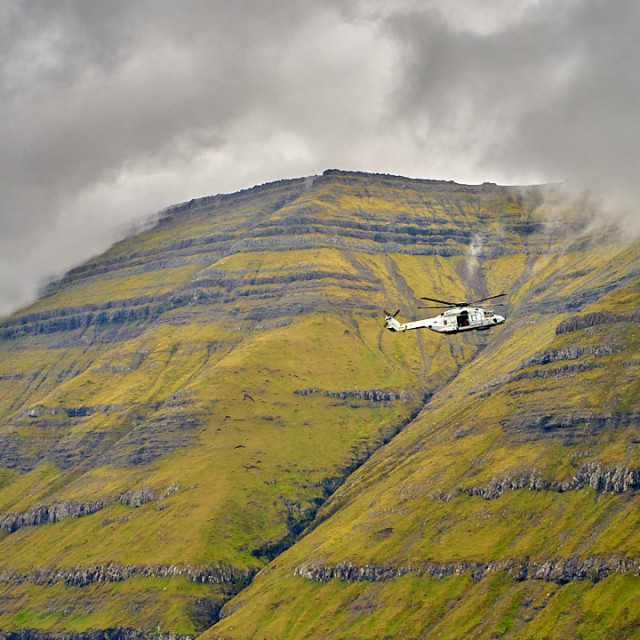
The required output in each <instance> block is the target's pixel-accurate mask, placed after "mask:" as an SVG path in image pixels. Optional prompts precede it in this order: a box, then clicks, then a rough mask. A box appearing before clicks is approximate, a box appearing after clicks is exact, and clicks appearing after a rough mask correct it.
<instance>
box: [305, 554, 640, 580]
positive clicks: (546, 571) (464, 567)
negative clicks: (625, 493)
mask: <svg viewBox="0 0 640 640" xmlns="http://www.w3.org/2000/svg"><path fill="white" fill-rule="evenodd" d="M497 571H506V572H507V573H508V574H509V575H510V576H511V577H512V578H513V579H514V580H517V581H519V582H522V581H524V580H544V581H545V582H554V583H556V584H561V585H562V584H567V583H569V582H574V581H576V580H590V581H591V582H594V583H595V582H599V581H600V580H603V579H604V578H606V577H607V576H609V575H612V574H614V573H620V574H626V575H632V576H638V575H640V558H602V557H593V558H585V559H579V558H567V559H550V560H541V561H539V562H536V561H529V560H510V559H505V560H495V561H492V562H464V561H460V562H428V561H427V562H424V563H422V564H419V565H405V566H401V567H393V566H391V565H387V564H365V565H363V566H357V565H354V564H352V563H350V562H339V563H337V564H335V565H332V566H329V565H313V564H303V565H298V566H297V567H296V568H295V569H294V571H293V573H294V575H296V576H299V577H301V578H305V579H306V580H312V581H314V582H328V581H329V580H339V581H341V582H389V581H391V580H394V579H396V578H400V577H402V576H404V575H409V574H411V575H415V576H419V577H421V576H430V577H432V578H444V577H445V576H451V575H468V574H470V575H471V577H472V578H473V580H474V581H476V582H478V581H480V580H482V579H483V578H485V577H486V576H487V575H488V574H490V573H494V572H497Z"/></svg>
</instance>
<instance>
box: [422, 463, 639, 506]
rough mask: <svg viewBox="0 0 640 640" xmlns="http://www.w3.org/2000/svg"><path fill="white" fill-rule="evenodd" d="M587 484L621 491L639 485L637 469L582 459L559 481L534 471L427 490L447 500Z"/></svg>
mask: <svg viewBox="0 0 640 640" xmlns="http://www.w3.org/2000/svg"><path fill="white" fill-rule="evenodd" d="M586 487H591V488H592V489H594V490H595V491H597V492H598V493H624V492H625V491H631V490H635V489H638V488H640V469H632V468H630V467H627V466H624V465H612V466H609V467H603V466H602V465H600V464H599V463H597V462H586V463H585V464H582V465H581V466H580V468H579V469H578V470H577V471H576V473H575V475H574V476H573V477H572V478H571V479H569V480H565V481H562V482H551V481H548V480H543V479H542V478H541V477H540V476H539V474H538V472H537V471H532V472H531V473H523V474H520V475H514V476H503V477H502V478H494V479H493V480H491V481H490V482H488V483H487V484H486V485H484V486H481V487H466V488H462V487H460V488H458V489H456V490H453V491H449V492H444V491H441V492H439V493H434V494H431V497H432V498H434V499H436V500H443V501H444V502H448V501H450V500H453V499H454V498H455V497H456V496H457V495H461V494H467V495H470V496H481V497H482V498H484V499H485V500H494V499H496V498H499V497H500V496H501V495H502V494H503V493H504V492H505V491H515V490H518V489H529V490H530V491H556V492H559V493H562V492H565V491H577V490H579V489H584V488H586Z"/></svg>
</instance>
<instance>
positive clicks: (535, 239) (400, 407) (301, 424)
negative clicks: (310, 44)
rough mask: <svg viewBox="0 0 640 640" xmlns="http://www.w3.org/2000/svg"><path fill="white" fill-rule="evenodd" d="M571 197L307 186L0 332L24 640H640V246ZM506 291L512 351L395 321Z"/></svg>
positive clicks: (88, 278)
mask: <svg viewBox="0 0 640 640" xmlns="http://www.w3.org/2000/svg"><path fill="white" fill-rule="evenodd" d="M554 197H555V194H554V190H553V189H552V188H550V187H544V186H540V187H528V188H518V187H502V186H497V185H494V184H488V183H486V184H483V185H479V186H467V185H460V184H457V183H454V182H445V181H432V180H412V179H408V178H402V177H397V176H387V175H371V174H364V173H353V172H341V171H333V170H331V171H327V172H325V173H324V174H323V175H321V176H313V177H307V178H300V179H296V180H283V181H280V182H276V183H271V184H265V185H262V186H258V187H254V188H252V189H248V190H245V191H241V192H238V193H235V194H230V195H219V196H213V197H208V198H203V199H199V200H193V201H191V202H189V203H184V204H181V205H178V206H174V207H171V208H169V209H167V210H166V211H164V212H163V213H162V214H161V215H160V216H159V219H158V221H157V223H156V224H155V225H154V226H153V227H152V228H151V229H149V230H146V231H144V232H142V233H139V234H137V235H135V236H132V237H130V238H127V239H126V240H124V241H122V242H120V243H118V244H116V245H114V246H113V247H112V248H111V249H110V250H109V251H107V252H106V253H104V254H103V255H101V256H99V257H97V258H95V259H93V260H90V261H89V262H87V263H85V264H82V265H80V266H78V267H76V268H75V269H73V270H71V271H70V272H69V273H67V274H66V275H65V276H64V277H63V278H62V279H61V280H59V281H57V282H55V283H52V284H51V285H49V287H48V288H47V290H46V292H45V294H44V295H43V296H42V297H41V299H40V300H38V301H37V302H36V303H35V304H33V305H31V306H30V307H29V308H27V309H24V310H22V311H20V312H18V313H15V314H13V315H12V316H10V317H9V318H5V319H3V320H2V321H1V322H0V602H1V603H2V605H1V606H0V631H2V632H3V633H4V635H5V636H6V635H8V636H10V637H13V636H12V634H14V633H16V634H18V633H19V634H20V637H21V638H23V640H27V639H29V638H33V639H34V640H36V639H38V640H46V639H48V638H53V637H58V636H61V635H62V634H64V635H65V637H67V638H69V637H73V638H74V639H75V640H84V639H86V640H89V639H92V640H102V639H103V638H107V637H109V638H123V639H124V638H127V639H129V640H131V639H135V638H149V639H150V638H151V637H165V636H166V637H167V638H168V637H169V636H171V637H175V636H176V635H178V636H180V635H189V636H191V637H196V636H197V635H199V634H202V638H203V640H205V639H207V640H208V639H211V640H213V639H214V638H231V639H244V638H254V637H263V636H264V637H268V638H272V639H294V638H300V639H302V638H305V639H306V638H382V637H394V638H396V637H398V638H399V637H406V638H428V637H441V638H461V637H475V638H487V639H488V638H495V637H512V638H516V637H517V638H543V637H544V638H566V637H576V638H592V637H601V638H609V637H611V638H614V637H615V638H619V637H624V634H625V633H626V634H628V635H629V637H631V635H633V634H634V633H638V632H640V627H639V626H638V625H639V624H640V623H638V621H637V619H636V616H635V612H636V611H637V607H638V605H639V604H640V602H638V599H639V598H640V589H639V587H640V577H638V573H639V570H640V538H639V534H638V532H637V527H636V523H637V513H638V506H639V504H638V500H639V499H640V498H639V496H640V493H639V492H638V490H639V489H640V451H639V447H640V422H639V417H640V386H639V382H638V363H639V362H640V355H639V345H640V330H639V327H638V322H639V321H640V315H639V313H638V311H637V309H638V303H639V301H640V260H639V254H638V249H639V247H640V245H639V244H638V242H637V241H631V240H629V239H625V240H621V238H620V234H618V233H616V232H615V231H614V230H607V229H606V228H605V227H604V225H594V224H593V220H591V219H589V218H588V217H587V216H586V215H583V212H581V211H580V210H568V209H564V210H562V211H558V212H555V211H554V210H553V207H552V203H553V200H554ZM503 291H504V292H507V293H508V306H507V307H504V308H503V311H501V314H503V315H505V316H506V317H507V321H506V323H505V324H504V325H502V326H498V327H495V328H493V329H492V330H491V331H490V332H483V333H476V332H472V335H469V334H458V335H454V336H446V335H438V334H434V333H432V332H421V331H415V332H411V333H409V334H393V333H390V332H387V331H385V330H384V327H383V324H384V312H383V311H382V310H383V309H384V308H387V309H392V310H395V309H396V308H401V309H402V314H403V318H406V319H407V320H410V319H419V318H420V317H422V316H421V315H420V314H422V313H424V312H423V311H422V310H419V309H418V308H417V307H418V306H419V302H418V301H419V298H420V297H422V296H430V297H436V298H439V299H445V300H449V299H452V300H458V299H459V300H476V299H482V298H486V297H489V296H491V295H494V294H497V293H501V292H503ZM488 306H489V305H488ZM69 634H74V635H73V636H70V635H69ZM597 634H600V635H597ZM16 637H17V636H16Z"/></svg>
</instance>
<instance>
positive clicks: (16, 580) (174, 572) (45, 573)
mask: <svg viewBox="0 0 640 640" xmlns="http://www.w3.org/2000/svg"><path fill="white" fill-rule="evenodd" d="M254 575H255V571H252V570H249V569H237V568H234V567H231V566H230V565H226V564H223V563H216V564H208V565H200V566H195V565H178V564H175V565H133V564H126V565H122V564H117V563H113V562H110V563H107V564H91V565H87V566H82V567H65V568H58V569H56V568H43V567H41V568H37V569H33V570H32V571H29V572H28V573H19V572H16V571H7V570H5V571H3V572H1V573H0V583H2V584H14V585H15V584H22V583H25V582H28V583H32V584H38V585H53V584H59V583H62V584H64V585H66V586H68V587H87V586H89V585H92V584H99V583H104V582H122V581H124V580H128V579H129V578H134V577H142V578H176V577H185V578H187V579H188V580H191V581H192V582H198V583H205V584H232V585H236V586H237V587H242V586H246V585H247V584H248V583H249V582H251V579H252V578H253V576H254Z"/></svg>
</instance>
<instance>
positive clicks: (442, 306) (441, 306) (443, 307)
mask: <svg viewBox="0 0 640 640" xmlns="http://www.w3.org/2000/svg"><path fill="white" fill-rule="evenodd" d="M457 306H458V305H457V304H447V305H442V304H439V305H432V306H429V307H418V309H451V308H452V307H457Z"/></svg>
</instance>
